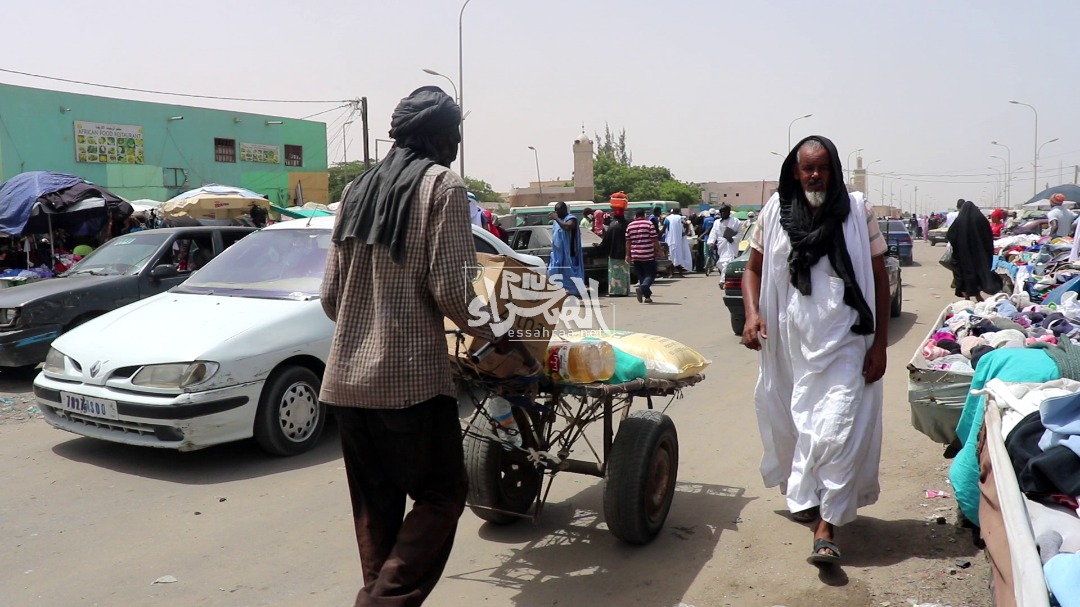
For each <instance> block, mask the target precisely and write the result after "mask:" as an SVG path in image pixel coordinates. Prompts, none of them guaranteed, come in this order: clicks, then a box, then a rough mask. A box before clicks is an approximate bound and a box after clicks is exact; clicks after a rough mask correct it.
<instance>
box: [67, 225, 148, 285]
mask: <svg viewBox="0 0 1080 607" xmlns="http://www.w3.org/2000/svg"><path fill="white" fill-rule="evenodd" d="M168 238H169V234H168V233H162V232H135V233H134V234H126V235H124V236H118V237H116V238H113V239H112V240H110V241H109V242H106V243H105V244H103V245H101V246H100V247H98V248H97V249H95V250H94V251H92V252H91V253H90V254H89V255H87V256H86V257H84V258H82V260H80V261H79V263H77V264H75V265H74V266H72V267H71V269H70V270H68V271H67V272H64V274H63V275H64V276H73V275H75V274H93V275H94V276H116V275H120V274H138V273H139V272H140V271H141V270H142V269H143V266H145V265H146V264H147V262H149V261H150V258H151V257H153V256H154V253H155V252H157V250H158V249H160V248H161V245H163V244H165V241H166V240H168Z"/></svg>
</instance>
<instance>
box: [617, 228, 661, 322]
mask: <svg viewBox="0 0 1080 607" xmlns="http://www.w3.org/2000/svg"><path fill="white" fill-rule="evenodd" d="M661 254H662V249H661V248H660V240H659V238H658V237H657V234H656V227H655V226H654V225H653V224H652V222H651V221H649V220H648V219H646V218H645V209H638V211H637V212H636V213H635V214H634V221H631V222H630V225H628V226H626V262H627V263H629V264H633V266H634V271H635V272H637V275H638V286H637V300H638V302H639V303H640V302H644V303H652V302H653V301H652V283H653V281H654V280H656V259H657V257H660V256H661Z"/></svg>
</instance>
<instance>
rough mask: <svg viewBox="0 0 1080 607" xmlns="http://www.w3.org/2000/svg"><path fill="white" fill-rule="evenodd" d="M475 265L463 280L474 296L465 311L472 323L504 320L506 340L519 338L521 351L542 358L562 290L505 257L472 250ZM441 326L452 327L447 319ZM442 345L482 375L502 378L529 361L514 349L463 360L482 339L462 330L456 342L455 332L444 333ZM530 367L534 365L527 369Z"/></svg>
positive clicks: (520, 371)
mask: <svg viewBox="0 0 1080 607" xmlns="http://www.w3.org/2000/svg"><path fill="white" fill-rule="evenodd" d="M476 261H477V267H476V268H473V269H471V270H469V279H470V281H471V282H472V286H473V291H474V292H475V293H476V297H477V299H476V300H475V301H474V302H472V303H471V305H470V311H472V312H473V313H474V315H476V318H477V320H478V321H481V320H482V321H484V322H485V323H486V322H490V320H492V319H494V320H495V321H496V322H507V323H508V325H509V326H508V328H509V330H510V331H511V339H513V340H515V341H519V342H521V344H522V345H524V347H525V349H526V350H527V351H528V352H529V353H530V354H531V355H532V356H533V358H535V359H536V360H537V361H543V360H545V359H546V358H547V347H548V342H550V340H551V335H552V330H553V329H554V328H555V326H556V325H557V324H558V320H559V313H560V310H561V309H562V304H563V300H565V298H566V292H565V291H563V290H562V289H556V288H554V287H552V286H551V285H549V284H548V282H547V274H546V273H545V272H543V271H539V270H537V269H535V268H532V267H530V266H527V265H525V264H522V263H521V262H519V261H517V260H516V259H514V258H512V257H507V256H505V255H489V254H487V253H477V254H476ZM481 304H484V305H487V306H488V308H489V310H490V314H488V313H487V312H484V311H480V307H481ZM445 326H446V328H447V330H452V329H456V328H458V327H457V325H455V324H454V323H453V322H451V321H450V320H449V319H447V320H446V321H445ZM446 341H447V348H448V350H449V354H450V357H451V358H452V359H454V358H457V359H458V360H457V361H455V362H456V363H464V364H466V365H468V366H470V367H473V368H475V369H476V370H477V371H479V372H481V373H483V374H484V375H489V376H492V377H497V378H508V377H515V376H519V375H525V374H528V372H529V371H530V369H531V367H532V365H529V364H527V363H526V361H525V360H524V357H523V356H522V355H521V354H520V353H519V352H518V351H517V349H514V350H513V351H511V352H510V353H509V354H506V355H501V354H499V353H497V352H492V353H491V354H490V355H489V356H487V357H486V358H485V359H484V360H482V361H480V362H479V364H473V363H472V362H471V361H469V358H468V357H469V354H470V353H472V352H475V351H476V350H478V349H479V348H480V347H482V346H483V345H484V344H486V343H487V340H485V339H480V338H478V337H473V336H471V335H468V334H466V335H465V340H464V342H463V343H461V344H460V345H459V344H458V341H457V336H456V335H454V334H447V336H446ZM531 370H534V371H535V369H534V368H533V369H531Z"/></svg>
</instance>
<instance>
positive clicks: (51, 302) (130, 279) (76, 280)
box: [0, 226, 255, 367]
mask: <svg viewBox="0 0 1080 607" xmlns="http://www.w3.org/2000/svg"><path fill="white" fill-rule="evenodd" d="M254 229H255V228H250V227H241V226H235V227H234V226H195V227H189V228H164V229H160V230H143V231H140V232H134V233H131V234H125V235H123V236H118V237H116V238H113V239H112V240H110V241H108V242H106V243H105V244H104V245H102V246H101V247H99V248H98V249H96V250H95V251H93V252H92V253H90V254H89V255H87V256H86V257H84V258H83V259H82V260H80V261H79V262H78V263H77V264H75V266H73V267H72V268H71V269H70V270H68V271H67V272H64V273H63V274H61V275H60V276H59V277H57V278H53V279H50V280H43V281H40V282H34V283H30V284H27V285H23V286H20V287H15V288H11V289H3V290H0V367H32V366H36V365H37V364H38V363H40V362H42V361H44V360H45V355H46V353H48V351H49V344H51V343H52V341H53V340H54V339H56V337H57V336H59V335H61V334H62V333H65V332H67V331H70V330H71V329H73V328H75V327H77V326H79V325H80V324H82V323H84V322H86V321H88V320H90V319H91V318H94V317H96V316H100V315H102V314H104V313H106V312H109V311H111V310H115V309H117V308H119V307H121V306H125V305H127V304H129V303H132V302H135V301H138V300H140V299H145V298H147V297H150V296H151V295H156V294H158V293H162V292H164V291H167V290H169V289H170V288H172V287H175V286H176V285H178V284H180V283H181V282H183V281H184V280H185V279H186V278H187V277H188V276H189V275H190V274H191V272H193V271H195V270H197V269H199V268H200V267H201V266H203V265H204V264H206V263H207V262H208V261H210V260H211V259H213V258H214V257H215V256H217V255H218V254H220V253H221V252H222V251H223V250H225V249H227V248H228V247H229V246H231V245H232V244H233V243H235V242H236V241H238V240H240V239H241V238H244V237H245V236H247V235H248V234H250V233H251V232H252V231H254Z"/></svg>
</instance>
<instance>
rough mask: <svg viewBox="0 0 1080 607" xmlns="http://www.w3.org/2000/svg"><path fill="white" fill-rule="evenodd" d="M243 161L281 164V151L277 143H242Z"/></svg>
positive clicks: (241, 153)
mask: <svg viewBox="0 0 1080 607" xmlns="http://www.w3.org/2000/svg"><path fill="white" fill-rule="evenodd" d="M240 161H241V162H265V163H268V164H280V163H281V152H280V148H279V147H278V146H276V145H263V144H261V143H243V142H241V143H240Z"/></svg>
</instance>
